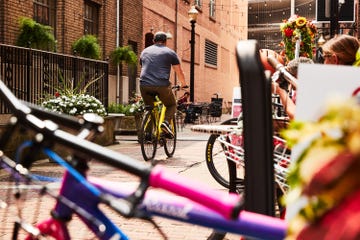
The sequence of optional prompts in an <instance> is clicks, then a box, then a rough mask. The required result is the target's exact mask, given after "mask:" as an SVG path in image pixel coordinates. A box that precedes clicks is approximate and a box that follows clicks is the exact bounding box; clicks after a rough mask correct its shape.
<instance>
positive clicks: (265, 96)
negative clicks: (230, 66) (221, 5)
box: [230, 40, 275, 216]
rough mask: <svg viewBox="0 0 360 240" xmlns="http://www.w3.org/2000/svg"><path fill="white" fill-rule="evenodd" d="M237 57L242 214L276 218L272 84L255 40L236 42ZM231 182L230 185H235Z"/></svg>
mask: <svg viewBox="0 0 360 240" xmlns="http://www.w3.org/2000/svg"><path fill="white" fill-rule="evenodd" d="M236 56H237V64H238V67H239V71H240V79H239V81H240V86H241V96H242V110H243V128H244V130H243V131H244V150H245V156H244V157H245V210H248V211H252V212H257V213H261V214H266V215H269V216H275V204H274V199H275V197H274V195H275V194H274V164H273V126H272V112H271V81H270V79H269V78H267V77H266V76H265V72H264V67H263V65H262V63H261V60H260V54H259V46H258V43H257V41H256V40H242V41H239V42H238V44H237V46H236ZM235 174H236V173H235ZM231 179H234V177H233V176H230V184H235V183H234V182H233V183H231ZM232 187H234V186H232Z"/></svg>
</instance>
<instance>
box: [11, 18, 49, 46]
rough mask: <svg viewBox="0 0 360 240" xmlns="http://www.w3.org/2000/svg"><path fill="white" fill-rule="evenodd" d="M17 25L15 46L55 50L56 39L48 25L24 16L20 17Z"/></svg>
mask: <svg viewBox="0 0 360 240" xmlns="http://www.w3.org/2000/svg"><path fill="white" fill-rule="evenodd" d="M19 25H20V26H19V29H20V34H19V36H18V37H17V40H16V45H17V46H20V47H30V48H35V49H40V50H45V51H55V49H56V40H55V37H54V34H53V29H52V28H51V27H50V26H45V25H42V24H40V23H37V22H36V21H35V20H33V19H31V18H26V17H22V18H20V20H19Z"/></svg>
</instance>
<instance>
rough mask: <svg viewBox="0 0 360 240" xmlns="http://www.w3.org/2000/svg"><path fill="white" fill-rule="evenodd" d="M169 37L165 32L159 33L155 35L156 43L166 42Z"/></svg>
mask: <svg viewBox="0 0 360 240" xmlns="http://www.w3.org/2000/svg"><path fill="white" fill-rule="evenodd" d="M166 39H167V35H166V33H164V32H157V33H155V35H154V42H166Z"/></svg>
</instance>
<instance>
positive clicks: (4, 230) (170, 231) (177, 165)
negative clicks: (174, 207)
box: [0, 116, 240, 240]
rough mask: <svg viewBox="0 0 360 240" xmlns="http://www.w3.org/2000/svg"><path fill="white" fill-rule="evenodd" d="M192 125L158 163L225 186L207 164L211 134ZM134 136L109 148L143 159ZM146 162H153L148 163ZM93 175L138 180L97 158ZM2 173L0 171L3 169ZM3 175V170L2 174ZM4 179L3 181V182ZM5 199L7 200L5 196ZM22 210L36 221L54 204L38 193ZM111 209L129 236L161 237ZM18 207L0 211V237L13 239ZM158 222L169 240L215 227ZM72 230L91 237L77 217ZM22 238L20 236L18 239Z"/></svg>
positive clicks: (54, 169) (49, 166)
mask: <svg viewBox="0 0 360 240" xmlns="http://www.w3.org/2000/svg"><path fill="white" fill-rule="evenodd" d="M227 117H229V116H223V118H222V120H225V119H226V118H227ZM190 127H191V125H187V126H186V127H185V128H184V129H183V130H182V131H179V132H178V139H179V141H178V145H177V150H176V152H175V155H174V157H173V158H171V159H167V158H166V155H165V153H164V151H163V149H158V152H157V155H156V160H157V161H158V163H160V164H163V165H165V166H166V167H168V168H170V169H172V170H174V171H175V172H177V173H178V174H180V175H184V176H187V177H191V178H194V179H195V180H198V181H202V182H205V183H207V184H209V185H210V186H212V187H213V188H215V189H222V190H224V191H226V190H225V189H223V188H222V187H221V186H220V185H219V184H217V183H216V182H215V180H213V179H212V177H211V175H210V174H209V173H208V171H207V168H206V163H205V157H204V156H205V146H206V140H207V138H208V136H209V135H208V134H206V133H194V132H191V131H190ZM135 139H136V138H135V136H118V137H117V140H118V142H119V143H118V144H114V145H111V146H109V148H110V149H113V150H115V151H118V152H120V153H122V154H126V155H129V156H131V157H133V158H134V159H137V160H139V161H141V162H144V161H143V159H142V156H141V150H140V145H139V144H138V143H137V141H136V140H135ZM144 164H150V163H145V162H144ZM90 168H91V172H90V175H92V176H98V177H100V176H103V177H104V178H105V179H111V180H114V181H119V182H121V183H122V184H130V185H131V184H136V183H137V182H138V180H137V178H136V177H133V176H132V175H130V174H127V173H125V172H123V171H120V170H118V169H114V168H112V167H109V166H106V165H104V164H101V163H98V162H96V161H93V162H91V165H90ZM34 170H36V171H37V172H38V173H46V172H48V173H49V172H50V173H51V174H52V175H53V176H60V175H61V174H62V169H61V168H60V167H59V166H58V165H56V164H54V163H49V162H48V161H43V162H42V163H40V164H38V165H37V166H36V167H35V168H34ZM0 173H1V172H0ZM1 174H4V173H1ZM0 179H1V180H2V181H3V182H4V178H3V176H2V175H0ZM3 182H2V183H1V184H2V185H3ZM1 190H2V192H1V194H0V196H1V197H0V199H4V198H6V197H8V195H9V193H8V192H5V191H4V190H3V189H1ZM5 200H6V199H5ZM25 203H26V204H25V205H24V207H23V208H22V209H23V214H24V216H26V217H25V218H26V219H29V220H28V221H30V222H37V221H38V216H39V215H40V217H41V219H44V218H46V217H47V216H48V212H49V209H50V208H51V206H52V204H53V200H52V199H50V198H48V197H43V198H42V200H41V202H40V203H39V200H38V198H37V197H36V196H28V198H27V201H26V202H25ZM104 211H106V212H108V213H109V214H110V215H111V217H112V219H113V220H114V222H115V223H116V224H117V225H119V226H120V227H121V229H123V230H124V232H126V233H127V234H128V236H129V237H130V239H135V240H137V239H140V240H141V239H148V240H153V239H162V237H161V235H160V234H159V233H158V232H157V231H156V229H155V228H154V227H153V225H151V224H150V223H148V222H144V221H141V220H133V219H124V218H122V217H120V216H119V215H118V214H116V213H114V212H112V211H109V210H108V209H106V208H105V209H104ZM15 212H16V209H15V208H14V206H11V207H9V208H8V209H7V210H6V211H4V210H0V221H1V225H0V239H1V240H7V239H11V229H12V222H13V220H14V216H15ZM154 220H155V222H156V223H157V224H158V225H159V226H160V227H161V229H162V230H163V231H164V233H165V235H166V236H167V238H168V239H170V240H177V239H182V240H187V239H189V240H190V239H199V240H201V239H207V237H208V236H209V235H210V234H211V232H212V230H211V229H207V228H204V227H200V226H195V225H190V224H187V223H182V222H176V221H173V220H168V219H164V218H159V217H155V218H154ZM69 228H70V232H71V233H72V234H73V235H72V236H73V239H79V240H82V239H91V238H92V236H91V235H89V232H88V230H87V229H86V228H85V227H84V226H83V225H82V223H79V220H77V219H76V218H74V220H73V221H72V222H71V224H70V225H69ZM19 239H21V238H19ZM226 239H229V240H235V239H240V236H237V235H233V234H228V235H227V236H226Z"/></svg>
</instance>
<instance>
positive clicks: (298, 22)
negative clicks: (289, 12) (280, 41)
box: [295, 17, 307, 28]
mask: <svg viewBox="0 0 360 240" xmlns="http://www.w3.org/2000/svg"><path fill="white" fill-rule="evenodd" d="M295 22H296V26H297V27H298V28H301V27H302V26H304V25H305V24H306V22H307V20H306V18H304V17H298V18H297V19H296V21H295Z"/></svg>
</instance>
